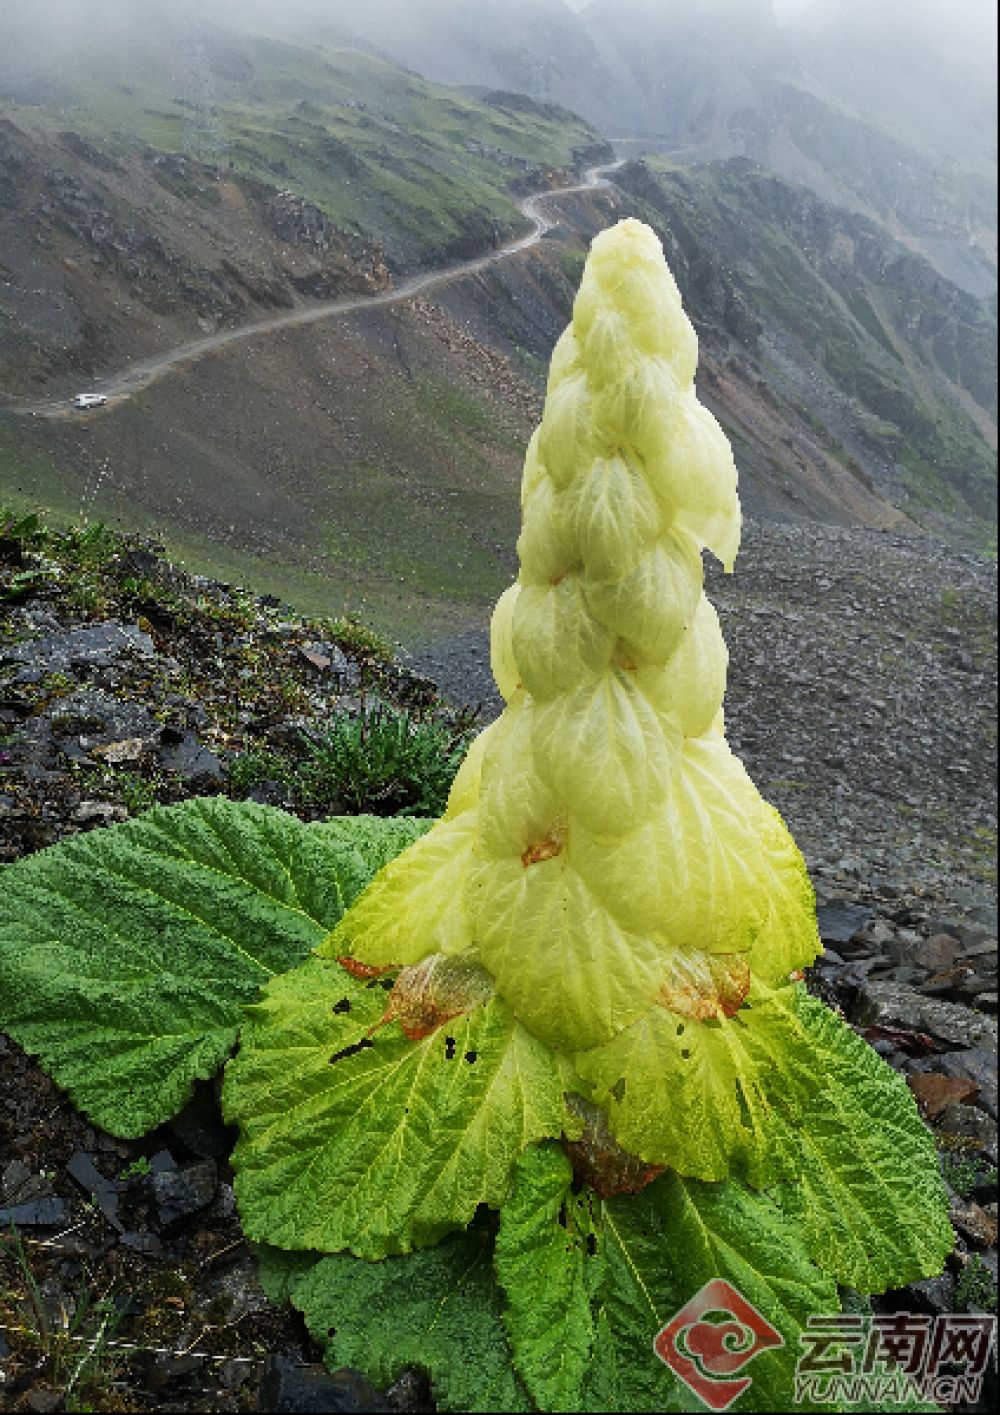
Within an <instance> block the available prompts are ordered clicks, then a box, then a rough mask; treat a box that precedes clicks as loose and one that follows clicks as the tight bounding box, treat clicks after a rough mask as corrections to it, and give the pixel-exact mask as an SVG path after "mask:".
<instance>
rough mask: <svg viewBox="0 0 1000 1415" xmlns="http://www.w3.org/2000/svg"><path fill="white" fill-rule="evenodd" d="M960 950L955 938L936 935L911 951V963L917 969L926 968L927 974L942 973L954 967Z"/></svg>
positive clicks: (923, 940)
mask: <svg viewBox="0 0 1000 1415" xmlns="http://www.w3.org/2000/svg"><path fill="white" fill-rule="evenodd" d="M960 949H961V944H960V943H959V941H958V939H957V938H952V937H951V936H950V935H949V934H944V933H936V934H933V935H932V936H931V937H930V938H926V939H922V940H921V941H920V942H919V943H918V944H917V946H916V948H915V949H914V950H913V961H914V963H915V964H916V965H917V967H918V968H926V969H927V971H928V972H929V973H942V972H945V971H947V969H949V968H951V967H952V966H953V965H954V962H955V959H956V958H957V957H958V954H959V951H960Z"/></svg>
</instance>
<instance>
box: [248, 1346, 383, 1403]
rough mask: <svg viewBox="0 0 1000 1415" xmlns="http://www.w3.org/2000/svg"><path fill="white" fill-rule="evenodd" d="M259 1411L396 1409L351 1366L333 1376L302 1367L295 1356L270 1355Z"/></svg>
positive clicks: (323, 1371)
mask: <svg viewBox="0 0 1000 1415" xmlns="http://www.w3.org/2000/svg"><path fill="white" fill-rule="evenodd" d="M257 1408H258V1409H259V1410H272V1411H274V1412H276V1415H284V1412H289V1415H291V1412H303V1415H307V1412H315V1415H323V1412H331V1415H333V1412H341V1411H342V1412H354V1411H388V1410H392V1408H393V1407H392V1406H391V1405H390V1404H389V1402H388V1400H386V1398H385V1397H384V1396H383V1395H381V1394H380V1393H379V1392H378V1391H377V1390H376V1389H375V1387H374V1386H372V1385H370V1384H369V1383H368V1381H366V1380H365V1378H364V1376H362V1375H361V1374H360V1373H359V1372H358V1371H354V1370H352V1369H351V1368H350V1367H344V1369H343V1370H340V1371H334V1372H333V1374H332V1375H331V1374H330V1372H329V1371H326V1370H325V1369H324V1368H323V1367H322V1366H316V1365H302V1364H300V1363H299V1362H298V1361H296V1360H295V1358H294V1357H291V1356H284V1355H281V1356H270V1357H268V1360H267V1363H266V1365H265V1367H264V1374H263V1376H262V1378H261V1383H260V1394H259V1396H258V1406H257Z"/></svg>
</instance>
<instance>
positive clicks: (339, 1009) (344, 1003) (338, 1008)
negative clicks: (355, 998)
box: [333, 997, 351, 1017]
mask: <svg viewBox="0 0 1000 1415" xmlns="http://www.w3.org/2000/svg"><path fill="white" fill-rule="evenodd" d="M333 1010H334V1012H336V1013H337V1015H338V1016H341V1017H342V1016H343V1015H344V1014H345V1013H347V1012H350V1010H351V999H350V998H349V997H342V998H341V999H340V1001H339V1002H335V1003H334V1004H333Z"/></svg>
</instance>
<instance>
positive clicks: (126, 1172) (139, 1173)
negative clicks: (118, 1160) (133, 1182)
mask: <svg viewBox="0 0 1000 1415" xmlns="http://www.w3.org/2000/svg"><path fill="white" fill-rule="evenodd" d="M152 1172H153V1167H152V1165H151V1164H150V1162H149V1158H148V1156H146V1155H140V1156H139V1158H138V1159H134V1160H132V1162H131V1164H127V1165H126V1166H125V1168H124V1169H123V1170H122V1172H121V1174H119V1176H118V1178H119V1179H145V1178H146V1176H147V1175H149V1174H152Z"/></svg>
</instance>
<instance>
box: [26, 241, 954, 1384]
mask: <svg viewBox="0 0 1000 1415" xmlns="http://www.w3.org/2000/svg"><path fill="white" fill-rule="evenodd" d="M695 363H696V341H695V336H694V331H693V330H692V328H691V326H690V324H689V323H688V321H687V319H686V317H685V315H684V313H683V310H682V309H681V305H680V299H679V296H678V293H677V289H676V286H675V285H674V282H673V280H672V277H671V276H670V273H669V271H668V270H667V268H666V264H665V262H664V260H663V255H662V251H661V249H660V247H659V244H658V242H656V240H655V237H654V236H653V234H652V232H650V231H649V230H648V229H647V228H645V227H643V226H641V225H640V224H639V223H638V222H634V221H629V222H624V223H622V224H621V225H619V226H618V227H616V228H614V229H613V230H612V231H610V232H605V233H603V234H602V235H601V236H599V237H598V238H597V240H596V241H595V242H594V245H593V248H592V251H591V255H590V258H589V261H588V264H587V267H586V270H585V273H584V277H583V282H582V285H581V288H580V293H579V295H578V297H577V300H576V304H575V306H574V317H573V323H572V325H571V327H570V329H569V330H568V331H567V332H566V334H564V336H563V338H562V339H561V340H560V342H559V344H558V346H557V348H556V350H555V353H554V355H553V362H552V370H551V375H550V379H549V385H548V395H547V401H546V406H545V413H544V416H543V420H542V425H541V429H540V431H539V433H538V434H536V436H535V437H534V438H533V439H532V441H531V443H530V445H529V449H528V456H527V461H526V467H525V477H524V487H523V516H524V520H523V529H522V534H521V537H520V540H519V542H518V553H519V558H520V562H521V570H520V574H519V577H518V582H517V584H516V585H514V586H512V587H511V589H510V590H508V591H507V592H506V593H505V594H504V595H503V597H502V598H501V600H500V602H499V604H498V606H497V609H496V611H495V613H494V617H493V623H492V639H491V657H492V664H493V671H494V676H495V678H496V680H497V684H498V687H499V689H500V692H501V694H502V696H503V698H504V701H505V704H506V706H505V709H504V711H503V713H502V714H501V716H500V717H499V719H498V720H497V721H496V722H494V723H493V724H491V725H490V726H489V727H487V728H486V729H485V730H484V731H483V732H481V733H480V734H479V735H478V736H477V737H476V739H475V740H474V741H473V743H472V745H471V747H470V748H469V751H468V753H467V754H466V756H465V759H464V761H463V763H462V765H461V768H460V770H459V771H458V774H457V775H456V776H455V779H454V781H453V782H452V783H451V789H450V791H448V793H447V802H446V805H445V809H444V813H443V815H441V817H440V819H438V820H435V821H431V820H424V819H416V818H398V817H396V818H390V817H382V818H380V817H377V816H372V815H365V816H353V817H350V816H348V817H339V818H335V819H332V820H325V821H320V822H315V823H312V824H305V823H303V822H302V821H300V820H298V819H296V818H294V817H292V816H290V815H287V814H285V813H283V812H281V811H276V810H271V809H268V808H266V807H263V806H258V805H254V804H251V803H235V802H232V801H228V800H225V799H222V798H215V799H212V800H203V801H193V802H187V803H185V804H184V805H183V806H179V807H172V808H166V809H164V808H158V809H154V810H151V811H149V812H148V813H147V814H145V815H144V816H142V817H141V818H140V819H138V820H135V821H132V822H129V823H127V824H124V825H121V826H118V827H115V828H113V829H109V830H103V831H96V832H92V833H90V834H87V835H84V836H76V837H73V838H72V839H70V840H67V841H65V842H63V843H62V844H60V845H58V846H56V847H53V848H52V849H51V850H48V851H43V852H40V853H39V854H37V855H34V856H30V857H28V858H27V859H25V860H22V861H19V862H18V863H16V864H14V865H12V866H10V867H8V869H7V870H6V871H5V872H4V908H5V915H4V918H3V922H2V923H0V1027H2V1028H3V1030H4V1031H6V1032H7V1033H9V1034H10V1035H11V1036H12V1037H13V1038H14V1039H15V1040H16V1041H18V1042H19V1043H20V1044H21V1045H22V1046H24V1047H25V1048H27V1049H28V1050H29V1051H31V1052H33V1053H35V1054H37V1055H39V1056H40V1057H41V1059H42V1062H43V1064H44V1065H45V1067H46V1068H47V1069H48V1071H49V1072H50V1073H51V1074H52V1076H53V1077H54V1078H55V1080H56V1081H57V1082H58V1083H59V1084H60V1085H62V1086H64V1087H65V1088H66V1089H67V1090H68V1091H69V1092H70V1094H71V1095H72V1096H73V1098H74V1099H75V1101H76V1102H77V1104H78V1105H80V1106H81V1107H82V1108H83V1109H84V1110H85V1111H86V1112H87V1113H88V1115H89V1116H91V1118H92V1119H93V1120H94V1122H95V1123H98V1124H100V1125H102V1126H104V1127H105V1128H106V1129H108V1130H110V1131H111V1132H112V1133H114V1134H116V1135H120V1136H126V1137H136V1136H139V1135H142V1134H145V1133H146V1132H147V1131H149V1130H151V1129H152V1128H154V1127H155V1126H157V1125H159V1124H161V1123H163V1122H164V1121H165V1120H167V1119H168V1118H169V1117H170V1116H172V1115H174V1114H175V1113H176V1112H177V1111H178V1110H179V1109H180V1107H181V1106H182V1105H183V1104H184V1103H185V1101H186V1100H187V1098H188V1097H189V1095H190V1094H191V1090H192V1086H193V1083H194V1081H195V1080H196V1079H199V1078H201V1079H204V1078H207V1077H210V1076H212V1075H213V1074H214V1073H215V1072H216V1071H217V1070H218V1069H219V1068H220V1067H221V1066H222V1065H223V1064H224V1063H226V1062H227V1059H228V1058H229V1057H230V1056H231V1054H232V1052H233V1050H234V1048H235V1047H236V1045H237V1043H238V1045H239V1050H238V1051H237V1053H236V1055H235V1057H233V1059H232V1060H228V1064H227V1065H226V1074H225V1082H224V1092H223V1098H224V1111H225V1114H226V1117H227V1119H228V1120H229V1121H230V1122H232V1123H234V1124H236V1125H238V1127H239V1130H240V1139H239V1141H238V1144H237V1147H236V1150H235V1152H234V1155H233V1165H234V1170H235V1173H236V1179H235V1187H236V1193H237V1199H238V1202H239V1207H240V1215H241V1219H242V1223H243V1227H244V1231H245V1232H246V1234H247V1236H248V1237H249V1238H250V1239H251V1240H252V1241H254V1242H256V1243H258V1244H259V1245H261V1248H260V1260H261V1269H262V1278H263V1280H264V1282H265V1284H266V1286H267V1288H268V1290H269V1291H270V1292H271V1293H272V1294H274V1295H275V1296H277V1295H281V1296H283V1297H290V1298H291V1300H292V1302H293V1303H294V1304H295V1305H296V1306H297V1307H298V1308H299V1309H300V1310H301V1311H302V1313H303V1314H304V1316H305V1319H306V1322H307V1324H308V1326H309V1328H310V1330H311V1331H312V1333H313V1334H314V1336H315V1337H316V1339H317V1340H318V1341H320V1342H322V1343H323V1344H324V1346H325V1350H326V1359H327V1361H328V1363H329V1364H330V1365H331V1366H342V1365H345V1364H350V1365H355V1366H359V1367H361V1369H362V1370H363V1371H364V1372H365V1373H366V1374H367V1375H368V1376H369V1377H370V1378H371V1379H372V1380H373V1381H375V1382H376V1383H381V1384H383V1385H384V1384H388V1383H389V1382H391V1381H392V1380H394V1379H395V1378H396V1376H398V1375H399V1374H400V1373H401V1371H402V1370H403V1369H404V1368H405V1367H406V1366H407V1365H416V1366H419V1367H421V1368H422V1369H424V1370H426V1371H427V1372H428V1373H429V1375H430V1378H431V1382H432V1387H433V1393H434V1398H435V1401H436V1405H437V1408H438V1409H440V1410H469V1411H476V1410H503V1411H513V1410H532V1409H540V1410H550V1411H563V1410H576V1411H623V1412H624V1411H636V1412H642V1411H660V1410H665V1409H684V1408H690V1399H689V1396H688V1392H687V1388H686V1387H684V1386H683V1385H682V1384H681V1382H680V1381H679V1380H678V1379H676V1378H675V1376H674V1375H673V1374H672V1373H671V1371H670V1370H669V1369H668V1368H667V1366H666V1365H665V1364H664V1363H663V1362H661V1361H660V1360H659V1359H658V1357H657V1356H656V1355H655V1354H654V1350H653V1339H654V1337H655V1336H656V1335H657V1332H658V1331H660V1329H661V1328H663V1327H664V1326H665V1325H666V1324H667V1323H668V1322H669V1321H670V1320H671V1319H672V1318H673V1317H674V1316H675V1314H677V1313H678V1312H679V1311H680V1309H681V1308H683V1307H684V1306H685V1305H686V1304H687V1303H689V1302H690V1301H691V1300H692V1299H693V1298H694V1297H695V1296H696V1295H697V1294H699V1293H700V1292H702V1290H703V1289H704V1288H705V1287H706V1286H707V1285H708V1284H709V1283H712V1282H716V1281H718V1280H720V1279H721V1280H724V1281H728V1282H729V1283H731V1284H732V1285H734V1286H735V1287H736V1288H737V1289H738V1290H739V1292H740V1294H741V1295H742V1298H743V1300H744V1301H745V1302H747V1303H749V1304H751V1306H752V1307H753V1308H755V1309H756V1312H757V1314H759V1315H760V1316H761V1317H763V1318H764V1319H765V1320H766V1321H767V1322H769V1323H770V1324H771V1325H772V1326H773V1327H774V1329H775V1331H776V1332H777V1334H778V1337H779V1338H780V1340H778V1341H776V1342H775V1344H774V1345H772V1346H771V1347H770V1348H769V1349H767V1350H764V1351H762V1352H761V1353H760V1354H759V1355H758V1356H757V1357H755V1359H754V1366H753V1380H752V1385H750V1386H749V1387H748V1388H747V1390H746V1391H745V1393H744V1394H743V1395H742V1396H741V1405H742V1408H743V1409H758V1410H787V1409H791V1408H793V1405H792V1404H791V1402H792V1400H793V1373H794V1365H795V1358H796V1354H797V1347H798V1336H799V1333H800V1331H801V1329H802V1327H803V1325H804V1323H805V1322H806V1320H807V1318H808V1317H809V1316H810V1315H812V1314H814V1313H819V1314H822V1313H835V1312H837V1311H838V1310H839V1301H838V1287H846V1288H851V1289H853V1291H854V1293H856V1294H866V1293H878V1292H884V1291H886V1290H888V1289H890V1288H896V1287H899V1286H902V1285H904V1284H905V1283H908V1282H911V1281H913V1280H915V1279H917V1278H920V1277H925V1276H930V1275H931V1274H934V1273H937V1272H939V1271H940V1270H941V1268H942V1266H943V1264H944V1262H945V1259H946V1257H947V1255H948V1253H949V1252H950V1250H951V1247H952V1245H953V1241H954V1235H953V1233H952V1230H951V1227H950V1224H949V1222H948V1210H947V1204H946V1202H945V1194H944V1187H943V1185H942V1183H941V1177H940V1174H939V1171H938V1165H937V1160H936V1156H935V1150H934V1145H933V1142H932V1139H931V1136H930V1134H929V1132H928V1130H927V1128H926V1127H925V1126H924V1124H923V1123H922V1121H921V1120H920V1117H919V1115H918V1113H917V1109H916V1105H915V1102H914V1099H913V1096H912V1095H911V1093H910V1091H909V1089H908V1087H907V1086H906V1085H905V1084H904V1082H903V1081H902V1079H901V1078H900V1077H899V1076H897V1075H896V1074H895V1073H894V1072H893V1071H892V1070H891V1069H890V1068H889V1067H888V1066H886V1065H885V1063H884V1062H882V1061H881V1060H880V1058H879V1057H878V1056H877V1055H876V1054H875V1052H874V1051H873V1050H871V1048H869V1047H868V1046H867V1045H866V1044H865V1043H864V1042H863V1041H862V1040H861V1039H860V1038H859V1037H858V1036H857V1035H856V1034H855V1033H854V1032H853V1031H852V1030H851V1028H850V1027H848V1026H847V1025H846V1024H845V1023H844V1022H843V1020H842V1019H841V1018H840V1017H839V1016H837V1015H836V1014H835V1013H833V1012H832V1011H830V1010H829V1009H828V1008H826V1007H825V1006H823V1005H822V1004H821V1003H819V1002H818V1001H816V1000H815V999H813V998H812V997H810V996H809V995H808V994H807V993H806V991H805V989H804V988H803V986H802V983H801V981H800V978H801V970H802V969H804V968H805V967H806V966H807V965H808V964H809V963H810V962H811V961H812V960H813V959H814V958H815V956H816V954H817V953H818V951H819V947H820V943H819V936H818V930H817V924H816V913H815V899H814V896H813V893H812V887H811V885H810V882H809V878H808V874H807V872H806V869H805V864H804V862H803V860H802V857H801V854H800V853H799V851H798V849H797V847H796V845H795V843H794V841H793V840H792V838H791V836H790V834H789V833H788V830H787V829H786V827H785V825H784V822H783V821H782V820H781V818H780V816H779V815H778V813H777V812H776V811H775V810H774V809H773V808H772V807H771V806H769V805H768V804H767V803H766V802H765V801H764V800H763V799H762V798H761V796H760V795H759V793H758V792H757V789H756V787H755V786H754V785H753V783H752V781H751V780H750V778H749V776H748V775H747V773H746V771H745V769H744V767H743V765H742V763H741V762H740V761H739V760H738V758H736V757H735V756H734V755H733V753H732V751H731V750H730V748H729V746H728V743H727V741H726V737H725V727H724V721H723V717H722V710H721V705H722V700H723V695H724V690H725V677H726V648H725V644H724V642H723V639H722V634H721V630H720V627H719V623H718V619H717V617H716V615H715V612H714V610H713V609H712V606H711V605H710V604H709V602H708V600H707V598H706V597H705V595H704V593H703V588H702V584H703V570H702V558H701V557H702V551H703V549H705V548H708V549H710V550H711V551H712V552H713V553H714V554H715V555H716V556H717V557H718V558H719V559H720V560H721V561H722V562H723V564H724V565H725V566H726V567H727V568H729V567H731V565H732V563H733V560H734V557H735V555H736V552H737V548H738V543H739V535H740V512H739V501H738V498H737V495H736V471H735V466H734V464H733V461H732V454H731V452H730V449H729V445H728V443H727V441H726V439H725V436H724V434H723V433H722V431H721V429H720V428H719V427H718V425H717V424H716V422H715V421H714V419H713V418H712V417H711V415H710V414H709V413H708V412H707V411H706V410H705V409H704V408H703V407H702V406H701V405H700V404H699V403H698V400H697V398H696V396H695V391H694V385H693V376H694V371H695ZM441 734H442V729H441V727H440V726H439V725H437V724H434V723H430V722H423V723H422V722H420V721H415V720H414V719H412V718H411V717H408V716H406V715H400V714H390V713H388V712H381V711H375V712H368V713H364V714H363V715H362V717H361V718H359V719H355V720H353V721H351V720H341V721H338V722H335V723H334V724H332V725H331V728H330V729H329V731H328V732H326V733H322V734H319V735H316V736H313V737H311V738H310V739H308V741H307V742H306V744H305V746H304V748H303V757H302V759H301V760H300V761H299V762H297V763H296V765H295V779H297V780H298V781H299V782H300V783H301V784H302V787H303V789H304V790H306V791H308V792H311V793H312V797H313V799H314V800H327V799H328V800H330V801H333V800H339V801H341V802H343V801H344V800H345V799H353V800H355V801H360V800H362V799H365V800H366V801H368V802H370V801H371V799H372V793H373V792H374V794H375V797H376V799H377V800H378V801H379V802H380V804H387V803H388V801H389V799H390V798H392V799H393V800H394V803H395V804H396V805H398V804H400V802H399V800H398V794H399V783H400V781H401V779H403V777H404V775H407V774H408V775H407V779H408V780H409V781H410V786H411V790H412V799H411V800H410V801H409V802H408V803H406V804H405V805H404V808H408V809H412V810H419V809H426V810H428V811H431V812H435V811H436V809H437V804H438V801H439V800H441V799H443V796H444V793H445V790H446V788H447V779H448V778H450V774H451V770H452V768H453V766H454V764H455V761H456V760H457V755H458V752H459V750H460V745H459V743H458V742H457V741H454V740H450V741H449V740H446V738H445V737H442V735H441ZM258 765H260V763H258ZM245 770H246V771H250V770H251V767H250V766H247V767H246V768H245ZM380 793H382V794H380ZM394 793H395V794H394ZM854 1300H856V1299H855V1298H854V1297H852V1301H854Z"/></svg>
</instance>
